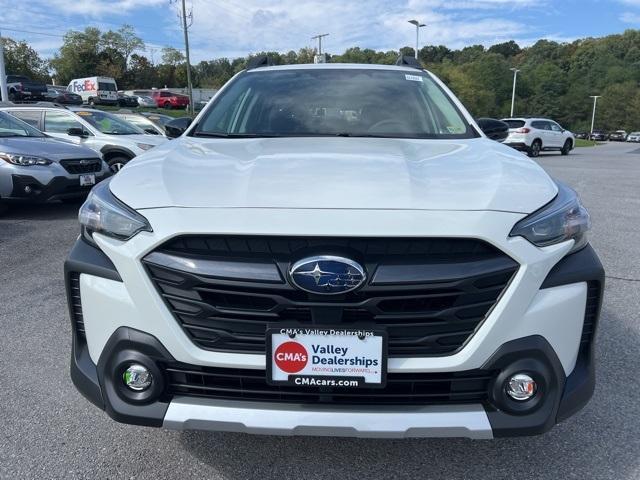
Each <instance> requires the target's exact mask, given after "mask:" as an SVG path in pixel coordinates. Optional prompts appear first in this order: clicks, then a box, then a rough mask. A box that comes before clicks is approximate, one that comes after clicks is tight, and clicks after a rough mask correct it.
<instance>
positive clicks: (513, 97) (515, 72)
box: [509, 68, 520, 117]
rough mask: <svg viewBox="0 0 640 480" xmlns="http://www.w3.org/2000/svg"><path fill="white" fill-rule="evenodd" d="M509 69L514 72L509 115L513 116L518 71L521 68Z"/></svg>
mask: <svg viewBox="0 0 640 480" xmlns="http://www.w3.org/2000/svg"><path fill="white" fill-rule="evenodd" d="M509 70H511V71H512V72H513V90H512V92H511V115H509V116H510V117H513V108H514V107H515V105H516V81H517V78H518V72H519V71H520V70H518V69H517V68H510V69H509Z"/></svg>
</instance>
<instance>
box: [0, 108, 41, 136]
mask: <svg viewBox="0 0 640 480" xmlns="http://www.w3.org/2000/svg"><path fill="white" fill-rule="evenodd" d="M43 136H44V135H43V134H42V132H40V131H39V130H36V129H35V128H33V127H32V126H31V125H29V124H27V123H25V122H23V121H21V120H20V119H19V118H17V117H14V116H12V115H9V114H8V113H5V112H0V137H43Z"/></svg>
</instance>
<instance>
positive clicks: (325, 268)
mask: <svg viewBox="0 0 640 480" xmlns="http://www.w3.org/2000/svg"><path fill="white" fill-rule="evenodd" d="M289 278H290V279H291V283H292V284H293V285H294V286H295V287H297V288H299V289H300V290H304V291H305V292H309V293H319V294H324V295H336V294H339V293H347V292H351V291H353V290H355V289H356V288H358V287H360V286H361V285H362V284H363V283H364V281H365V280H366V278H367V275H366V274H365V272H364V268H362V266H361V265H360V264H359V263H357V262H354V261H353V260H349V259H348V258H343V257H333V256H329V255H322V256H318V257H309V258H303V259H302V260H300V261H299V262H296V263H294V264H293V266H292V267H291V269H290V270H289Z"/></svg>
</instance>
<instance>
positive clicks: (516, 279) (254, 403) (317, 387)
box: [65, 59, 604, 438]
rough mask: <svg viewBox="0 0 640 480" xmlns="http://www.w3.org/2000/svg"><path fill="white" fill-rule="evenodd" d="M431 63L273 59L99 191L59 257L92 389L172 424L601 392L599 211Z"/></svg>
mask: <svg viewBox="0 0 640 480" xmlns="http://www.w3.org/2000/svg"><path fill="white" fill-rule="evenodd" d="M414 62H415V60H407V59H404V60H403V62H402V63H403V64H401V65H398V66H381V65H349V64H318V65H289V66H277V67H268V66H261V65H262V63H260V62H259V61H257V62H255V63H254V64H253V65H250V68H249V69H248V70H245V71H243V72H241V73H239V74H238V75H236V76H235V77H234V78H233V79H232V80H231V81H230V82H229V83H228V84H227V85H226V86H225V87H224V88H223V89H222V90H221V91H220V92H219V93H218V95H217V96H216V97H215V98H214V100H212V101H211V102H210V103H209V105H207V107H206V108H205V110H204V111H203V112H202V113H200V115H198V117H197V118H196V119H195V121H194V122H193V124H192V125H191V126H190V127H189V128H188V129H187V131H186V132H185V134H184V135H182V136H181V137H179V138H177V139H176V140H173V141H171V142H168V143H166V144H164V145H162V146H159V147H157V148H154V149H153V150H151V151H149V152H147V153H145V154H144V155H142V156H140V157H139V158H138V159H136V161H135V162H132V163H131V164H129V165H126V166H125V167H124V168H123V169H122V171H121V172H120V173H119V174H118V175H115V176H114V177H112V178H113V179H112V181H106V182H102V183H101V184H100V185H98V186H97V187H95V188H94V189H93V191H92V193H91V195H90V197H89V198H88V199H87V201H86V202H85V204H84V205H83V206H82V208H81V210H80V215H79V219H80V224H81V231H82V235H81V237H80V238H79V239H78V241H77V242H76V244H75V246H74V248H73V250H72V251H71V253H70V255H69V258H68V260H67V261H66V263H65V276H66V284H67V292H68V299H69V308H70V312H71V320H72V331H73V351H72V361H71V375H72V379H73V381H74V383H75V385H76V387H77V388H78V389H79V390H80V391H81V392H82V393H83V394H84V395H85V396H86V397H87V398H88V399H89V400H90V401H91V402H93V403H94V404H95V405H97V406H98V407H100V408H102V409H104V410H105V411H106V412H107V413H108V414H109V415H110V416H111V417H113V418H114V419H115V420H118V421H121V422H126V423H133V424H137V425H148V426H156V427H160V426H164V427H167V428H175V429H209V430H225V431H242V432H250V433H266V434H278V435H335V436H358V437H413V436H416V437H417V436H436V437H442V436H463V437H471V438H492V437H495V436H504V435H531V434H537V433H541V432H545V431H547V430H548V429H550V428H551V427H552V426H553V425H554V424H555V423H556V422H559V421H562V420H564V419H565V418H567V417H569V416H570V415H572V414H573V413H575V412H576V411H578V410H579V409H580V408H581V407H582V406H584V405H585V403H586V402H587V401H588V399H589V398H590V396H591V394H592V392H593V388H594V352H593V345H594V342H593V340H594V332H595V329H596V324H597V320H598V312H599V308H600V302H601V296H602V287H603V281H604V272H603V270H602V265H601V264H600V262H599V260H598V258H597V256H596V254H595V253H594V251H593V249H592V248H591V247H590V246H589V245H588V243H587V236H586V233H587V230H588V229H589V226H590V223H589V215H588V213H587V212H586V210H585V209H584V207H583V206H582V204H581V203H580V200H579V199H578V196H577V195H576V193H575V192H574V191H573V190H571V189H570V188H569V187H567V186H565V185H563V184H562V183H560V182H555V181H554V180H553V179H551V178H550V177H549V176H548V175H547V174H546V173H545V172H544V170H543V169H542V168H541V167H539V166H538V165H537V164H536V163H535V162H533V161H531V160H529V159H527V158H526V157H524V156H523V155H520V154H518V153H516V152H514V151H513V150H512V149H510V148H508V147H505V146H504V145H502V144H500V143H498V142H495V141H492V140H489V139H488V138H487V137H485V135H484V134H483V133H482V131H481V130H480V128H479V127H478V125H477V124H476V122H475V121H474V120H473V118H472V117H471V115H469V113H468V112H467V111H466V110H465V108H464V107H463V106H462V104H461V103H460V102H459V101H458V100H457V99H456V98H455V97H454V95H453V94H452V93H451V92H450V91H449V90H448V89H447V88H446V87H445V86H444V84H442V83H441V82H440V81H439V80H438V79H437V78H436V77H435V76H434V75H432V74H431V73H429V72H426V71H424V70H421V69H419V68H418V67H411V66H408V65H411V64H413V63H414ZM486 123H487V124H490V123H491V122H486ZM491 128H492V129H493V134H496V131H495V129H496V128H497V125H496V122H492V125H491ZM503 128H504V130H503V131H504V133H505V134H506V126H504V125H503Z"/></svg>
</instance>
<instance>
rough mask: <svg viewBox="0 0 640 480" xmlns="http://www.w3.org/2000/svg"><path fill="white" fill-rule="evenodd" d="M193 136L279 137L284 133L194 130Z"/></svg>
mask: <svg viewBox="0 0 640 480" xmlns="http://www.w3.org/2000/svg"><path fill="white" fill-rule="evenodd" d="M193 136H194V137H208V138H279V137H284V136H286V135H278V134H273V133H222V132H196V133H194V134H193Z"/></svg>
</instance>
